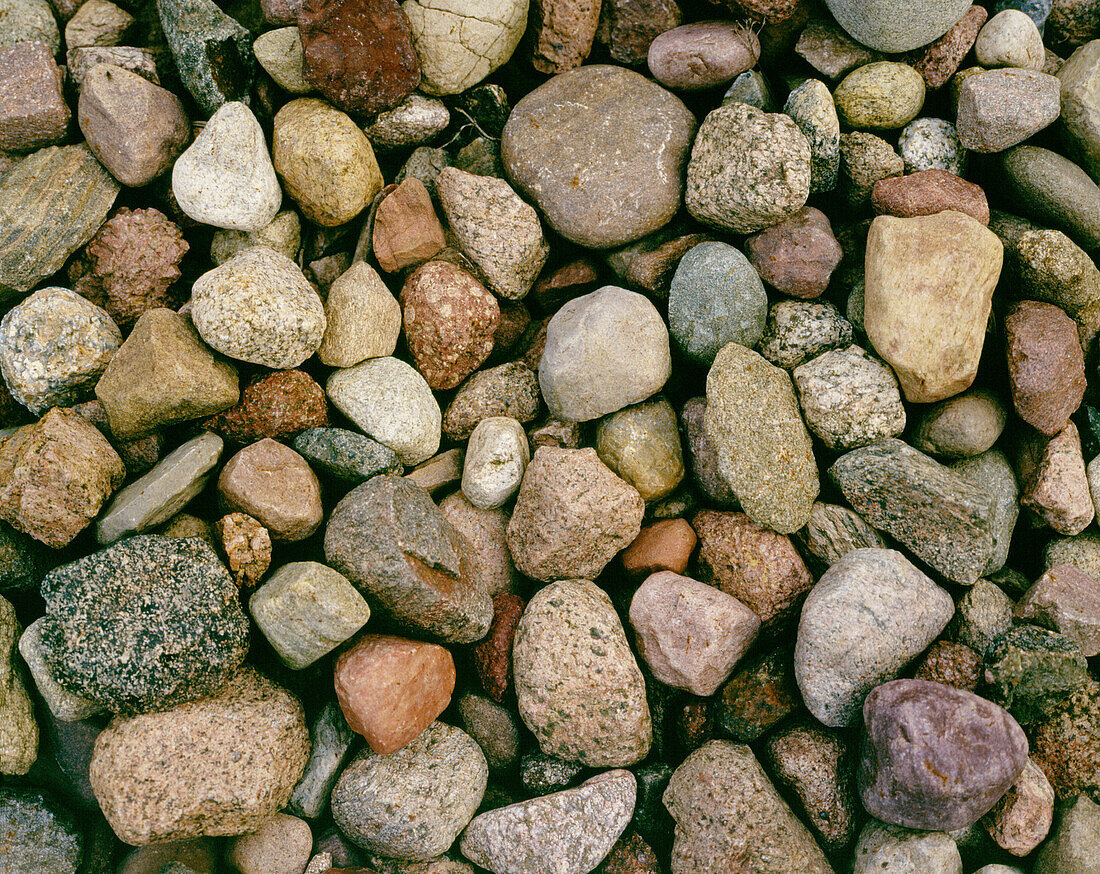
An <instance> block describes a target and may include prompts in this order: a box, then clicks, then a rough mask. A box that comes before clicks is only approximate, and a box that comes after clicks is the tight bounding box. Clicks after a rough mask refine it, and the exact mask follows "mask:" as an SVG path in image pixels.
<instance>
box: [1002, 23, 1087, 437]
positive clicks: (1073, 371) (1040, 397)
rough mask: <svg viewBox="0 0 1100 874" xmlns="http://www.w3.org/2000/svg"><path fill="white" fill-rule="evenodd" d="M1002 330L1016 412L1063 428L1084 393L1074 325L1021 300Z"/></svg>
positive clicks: (1048, 431) (1045, 428)
mask: <svg viewBox="0 0 1100 874" xmlns="http://www.w3.org/2000/svg"><path fill="white" fill-rule="evenodd" d="M1029 20H1030V19H1029ZM1004 330H1005V347H1006V355H1007V357H1008V376H1009V380H1010V383H1011V387H1012V403H1013V406H1014V407H1015V408H1016V413H1017V415H1019V416H1020V418H1021V419H1023V420H1024V421H1025V422H1027V423H1028V424H1029V425H1031V426H1032V427H1033V428H1035V429H1036V430H1038V431H1039V432H1040V433H1042V434H1045V435H1047V436H1048V437H1053V436H1055V435H1056V434H1058V433H1059V432H1060V431H1061V430H1062V429H1063V428H1065V427H1066V425H1067V424H1068V422H1069V417H1070V414H1072V413H1073V412H1074V411H1075V410H1076V409H1077V408H1078V407H1079V406H1080V405H1081V400H1082V399H1083V398H1084V394H1085V361H1084V357H1083V356H1082V354H1081V345H1080V342H1079V341H1078V339H1077V327H1076V325H1074V323H1073V320H1072V319H1071V318H1070V317H1069V316H1067V315H1066V314H1065V313H1064V312H1063V311H1062V310H1060V309H1059V308H1058V307H1056V306H1054V305H1053V304H1048V303H1040V302H1038V301H1029V300H1025V301H1021V302H1019V303H1017V304H1015V305H1014V306H1013V307H1012V308H1011V309H1010V310H1009V312H1008V313H1007V314H1006V316H1005V326H1004Z"/></svg>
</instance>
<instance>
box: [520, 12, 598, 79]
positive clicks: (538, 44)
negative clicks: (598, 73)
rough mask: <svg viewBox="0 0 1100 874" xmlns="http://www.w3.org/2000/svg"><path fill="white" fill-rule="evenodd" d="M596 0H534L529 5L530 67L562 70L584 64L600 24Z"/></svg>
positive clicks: (542, 70)
mask: <svg viewBox="0 0 1100 874" xmlns="http://www.w3.org/2000/svg"><path fill="white" fill-rule="evenodd" d="M600 6H601V4H600V2H599V0H534V2H533V3H532V4H531V11H530V16H531V19H532V21H531V24H530V27H529V31H530V33H531V34H532V43H533V45H532V48H531V66H533V67H534V68H535V69H536V70H538V71H539V72H540V73H562V72H564V71H565V70H572V69H574V68H575V67H579V66H580V65H581V64H583V63H584V61H585V58H587V57H588V53H589V52H590V51H591V50H592V40H593V39H594V38H595V36H596V28H597V27H598V26H599V23H600Z"/></svg>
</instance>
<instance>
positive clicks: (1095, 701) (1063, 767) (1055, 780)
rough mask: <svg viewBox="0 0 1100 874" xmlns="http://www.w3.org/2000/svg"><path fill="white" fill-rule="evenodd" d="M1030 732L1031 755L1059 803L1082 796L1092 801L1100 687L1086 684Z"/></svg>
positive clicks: (1099, 761) (1095, 786)
mask: <svg viewBox="0 0 1100 874" xmlns="http://www.w3.org/2000/svg"><path fill="white" fill-rule="evenodd" d="M1046 717H1047V718H1046V720H1045V721H1043V722H1041V723H1039V724H1038V725H1036V726H1035V727H1034V728H1033V730H1032V755H1033V757H1034V759H1035V763H1036V764H1037V765H1038V766H1039V767H1040V768H1042V769H1043V773H1045V774H1046V775H1047V777H1048V778H1049V779H1050V782H1051V785H1053V786H1054V792H1055V795H1056V796H1057V798H1058V800H1059V802H1065V801H1068V800H1070V799H1072V798H1073V797H1074V796H1075V795H1077V794H1078V793H1081V792H1087V793H1088V794H1089V795H1090V796H1093V797H1095V795H1096V792H1097V789H1100V786H1098V783H1097V779H1096V774H1097V765H1098V764H1100V756H1098V755H1097V749H1096V735H1097V731H1098V730H1100V686H1098V685H1097V684H1096V682H1094V681H1092V680H1089V681H1088V682H1086V683H1085V684H1083V685H1081V686H1080V687H1079V688H1077V689H1076V690H1075V691H1074V692H1073V693H1072V694H1070V695H1069V696H1068V697H1067V698H1065V700H1064V701H1061V702H1059V703H1058V704H1055V705H1054V706H1052V707H1051V708H1050V709H1049V710H1048V711H1047V713H1046Z"/></svg>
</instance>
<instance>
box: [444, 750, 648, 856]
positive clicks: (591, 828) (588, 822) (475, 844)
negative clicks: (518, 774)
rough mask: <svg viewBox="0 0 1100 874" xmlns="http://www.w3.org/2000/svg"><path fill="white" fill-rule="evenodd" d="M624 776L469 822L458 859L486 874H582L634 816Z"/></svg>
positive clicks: (608, 775)
mask: <svg viewBox="0 0 1100 874" xmlns="http://www.w3.org/2000/svg"><path fill="white" fill-rule="evenodd" d="M636 794H637V782H636V780H635V778H634V775H633V774H631V773H630V772H629V771H622V770H613V771H605V772H604V773H602V774H597V775H596V776H595V777H592V778H591V779H589V780H586V781H585V782H584V783H582V784H581V785H580V786H578V787H577V788H575V789H566V790H564V791H561V792H555V793H553V794H551V795H544V796H542V797H540V798H532V799H531V800H530V801H521V802H519V803H518V804H511V805H509V806H507V807H501V808H498V809H497V810H490V811H487V812H485V813H482V814H480V815H479V816H477V817H475V818H474V820H473V822H471V823H470V825H469V827H468V828H467V829H466V831H465V833H464V834H463V835H462V843H461V848H462V853H463V855H464V856H466V857H467V858H469V859H471V860H472V861H473V862H474V863H475V864H476V865H479V866H480V867H482V868H486V869H488V870H489V871H491V872H492V874H584V872H587V871H591V870H592V869H594V868H595V867H596V866H597V865H598V864H599V863H600V862H601V861H603V859H604V858H605V857H606V856H607V854H608V853H609V852H610V851H611V848H612V846H613V845H614V844H615V841H616V840H618V838H619V836H620V835H621V834H622V833H623V831H625V829H626V827H627V825H628V824H629V823H630V817H631V814H632V813H633V812H634V802H635V798H636Z"/></svg>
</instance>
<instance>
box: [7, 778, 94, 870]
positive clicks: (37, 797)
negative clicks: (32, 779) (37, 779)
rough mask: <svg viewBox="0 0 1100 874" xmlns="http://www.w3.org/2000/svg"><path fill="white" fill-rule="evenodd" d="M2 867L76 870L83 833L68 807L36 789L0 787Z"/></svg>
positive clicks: (81, 851)
mask: <svg viewBox="0 0 1100 874" xmlns="http://www.w3.org/2000/svg"><path fill="white" fill-rule="evenodd" d="M0 829H3V832H4V834H5V836H6V840H5V843H4V867H5V868H7V869H8V870H10V871H11V872H12V874H76V871H77V869H78V867H79V866H80V862H81V858H82V854H83V849H84V835H83V834H82V832H81V829H80V828H79V827H78V826H77V823H76V819H75V817H74V816H73V814H72V812H71V809H70V808H68V807H67V806H66V805H62V804H60V803H58V801H57V800H56V799H55V798H53V797H52V796H51V795H48V794H46V793H45V792H43V791H41V790H39V789H23V788H18V787H14V786H5V787H3V788H2V789H0Z"/></svg>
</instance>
